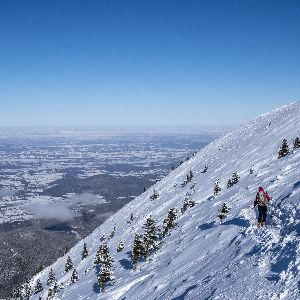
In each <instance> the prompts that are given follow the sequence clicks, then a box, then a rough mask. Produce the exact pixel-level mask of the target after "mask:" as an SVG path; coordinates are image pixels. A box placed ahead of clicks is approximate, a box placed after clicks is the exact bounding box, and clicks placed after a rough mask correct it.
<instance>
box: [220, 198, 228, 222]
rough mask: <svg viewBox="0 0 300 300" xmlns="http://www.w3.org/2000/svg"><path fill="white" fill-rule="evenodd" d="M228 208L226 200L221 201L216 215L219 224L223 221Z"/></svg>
mask: <svg viewBox="0 0 300 300" xmlns="http://www.w3.org/2000/svg"><path fill="white" fill-rule="evenodd" d="M229 210H230V207H229V206H228V205H227V203H226V202H225V203H223V204H222V206H221V208H220V209H219V213H218V217H219V218H220V221H221V224H222V223H223V221H224V219H225V218H226V217H227V214H228V213H229Z"/></svg>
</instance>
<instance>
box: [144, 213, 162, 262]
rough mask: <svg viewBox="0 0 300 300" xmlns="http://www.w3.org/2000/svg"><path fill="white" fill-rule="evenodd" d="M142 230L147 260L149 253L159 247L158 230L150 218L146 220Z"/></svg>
mask: <svg viewBox="0 0 300 300" xmlns="http://www.w3.org/2000/svg"><path fill="white" fill-rule="evenodd" d="M143 228H144V246H145V258H147V257H148V256H149V254H150V253H151V251H153V250H156V249H157V248H158V247H159V228H158V227H157V226H156V223H155V221H154V220H153V219H152V217H151V216H150V217H149V218H147V220H146V223H145V225H144V227H143Z"/></svg>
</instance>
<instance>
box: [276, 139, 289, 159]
mask: <svg viewBox="0 0 300 300" xmlns="http://www.w3.org/2000/svg"><path fill="white" fill-rule="evenodd" d="M289 153H290V150H289V145H288V142H287V140H286V139H284V140H283V141H282V144H281V147H280V149H279V151H278V158H281V157H284V156H287V155H288V154H289Z"/></svg>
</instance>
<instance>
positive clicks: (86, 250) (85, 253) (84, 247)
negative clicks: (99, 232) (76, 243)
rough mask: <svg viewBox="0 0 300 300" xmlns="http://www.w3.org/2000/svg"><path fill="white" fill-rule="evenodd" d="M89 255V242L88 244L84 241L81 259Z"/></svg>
mask: <svg viewBox="0 0 300 300" xmlns="http://www.w3.org/2000/svg"><path fill="white" fill-rule="evenodd" d="M88 255H89V251H88V249H87V244H86V242H84V243H83V250H82V253H81V259H82V260H83V259H85V258H87V257H88Z"/></svg>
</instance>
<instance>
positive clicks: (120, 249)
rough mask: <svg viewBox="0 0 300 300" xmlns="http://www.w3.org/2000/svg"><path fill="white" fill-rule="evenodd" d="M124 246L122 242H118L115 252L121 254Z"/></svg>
mask: <svg viewBox="0 0 300 300" xmlns="http://www.w3.org/2000/svg"><path fill="white" fill-rule="evenodd" d="M124 247H125V245H124V243H123V242H119V244H118V247H117V252H121V251H122V250H123V249H124Z"/></svg>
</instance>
